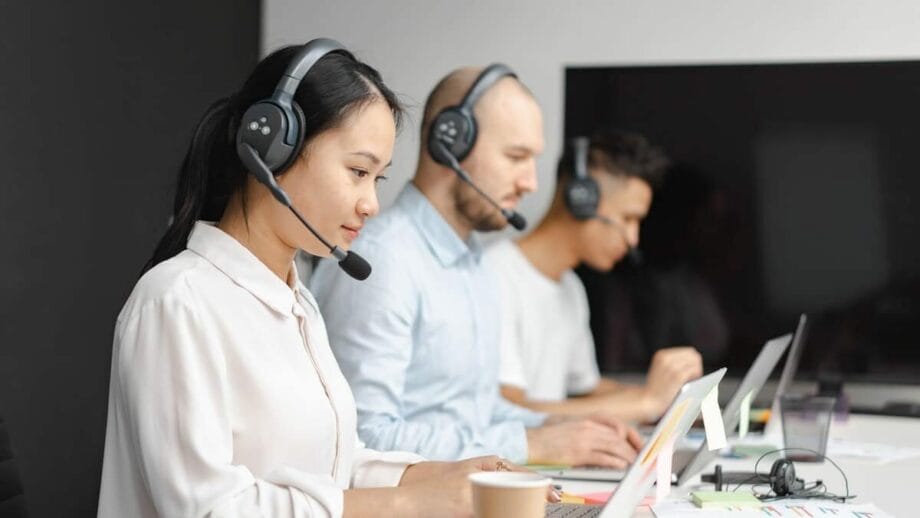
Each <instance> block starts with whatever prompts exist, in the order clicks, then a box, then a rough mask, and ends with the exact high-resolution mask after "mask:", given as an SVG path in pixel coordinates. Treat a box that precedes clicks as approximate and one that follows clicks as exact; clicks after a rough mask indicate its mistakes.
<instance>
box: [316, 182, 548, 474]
mask: <svg viewBox="0 0 920 518" xmlns="http://www.w3.org/2000/svg"><path fill="white" fill-rule="evenodd" d="M352 249H353V250H355V251H356V252H358V253H360V254H361V255H362V256H364V257H365V258H366V259H367V260H368V261H369V262H370V263H371V265H372V266H373V272H372V273H371V276H370V277H369V278H368V279H367V280H365V281H356V280H354V279H352V278H350V277H348V276H347V275H345V274H344V273H343V272H341V271H340V270H339V268H338V265H337V264H336V263H335V262H334V261H331V260H324V261H322V262H321V263H320V265H319V266H318V268H317V270H316V272H314V274H313V276H312V278H311V281H310V284H311V288H310V289H311V291H312V292H313V294H314V296H315V297H316V299H317V301H318V302H319V305H320V308H321V310H322V313H323V316H324V318H325V320H326V327H327V329H328V334H329V341H330V344H331V345H332V350H333V352H334V354H335V356H336V358H337V359H338V361H339V365H340V366H341V368H342V372H343V373H344V374H345V377H346V378H347V379H348V382H349V383H350V385H351V388H352V391H353V392H354V396H355V401H356V403H357V408H358V434H359V436H360V437H361V439H362V440H363V441H364V442H365V443H367V446H368V447H370V448H375V449H378V450H404V451H414V452H417V453H419V454H421V455H424V456H425V457H428V458H430V459H432V460H457V459H461V458H466V457H471V456H477V455H491V454H494V455H500V456H502V457H506V458H508V459H510V460H512V461H514V462H519V463H522V462H525V461H526V460H527V437H526V433H525V428H526V427H533V426H540V425H541V424H542V423H543V421H544V420H545V418H546V416H545V414H540V413H536V412H532V411H530V410H527V409H525V408H521V407H518V406H516V405H513V404H511V403H509V402H508V401H506V400H505V399H503V398H502V397H501V395H500V393H499V384H498V367H499V348H498V340H499V334H500V327H499V326H500V315H499V311H500V307H499V300H500V299H499V294H498V291H497V290H498V286H497V283H496V282H495V279H494V278H493V277H492V273H491V270H488V269H487V268H486V267H485V265H484V264H483V263H482V262H481V259H482V257H481V256H482V247H481V245H480V243H479V240H478V238H477V237H476V236H475V235H473V236H471V237H470V239H469V240H468V241H467V242H464V241H462V240H461V239H460V237H459V236H458V235H457V233H456V232H454V230H453V228H452V227H451V226H450V225H449V224H448V223H447V222H446V221H445V220H444V218H442V217H441V215H440V214H439V213H438V212H437V210H435V208H434V207H433V206H432V205H431V203H429V202H428V199H427V198H425V196H424V195H423V194H422V193H421V192H420V191H419V190H418V189H417V188H416V187H415V186H414V185H412V184H411V183H410V184H408V185H407V186H406V187H405V188H404V189H403V191H402V192H401V193H400V195H399V197H398V198H397V199H396V202H395V203H394V205H393V206H392V207H391V208H389V209H388V210H386V211H384V212H383V213H382V214H381V215H380V216H379V217H377V218H375V219H372V220H370V221H369V222H368V224H367V226H366V227H365V228H364V230H363V231H362V232H361V235H360V237H359V238H358V239H357V240H356V241H355V242H354V243H353V247H352Z"/></svg>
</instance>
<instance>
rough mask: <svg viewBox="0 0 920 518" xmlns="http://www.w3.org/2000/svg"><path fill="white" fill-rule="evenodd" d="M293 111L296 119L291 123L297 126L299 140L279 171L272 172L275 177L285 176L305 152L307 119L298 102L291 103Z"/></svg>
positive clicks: (295, 142)
mask: <svg viewBox="0 0 920 518" xmlns="http://www.w3.org/2000/svg"><path fill="white" fill-rule="evenodd" d="M291 111H293V112H294V119H295V120H293V121H291V122H292V123H293V124H296V125H297V138H296V139H295V140H294V147H293V148H292V149H291V153H290V154H289V155H288V157H287V158H286V159H285V160H284V162H282V163H281V165H280V166H278V168H277V169H272V172H273V173H275V176H278V175H281V174H284V172H285V171H287V170H288V168H290V167H291V166H292V165H294V162H295V161H297V158H298V157H299V156H300V152H301V151H303V144H304V142H303V141H304V139H303V128H304V126H306V123H307V118H306V116H305V115H304V114H303V110H302V109H301V108H300V105H299V104H297V101H293V100H292V101H291Z"/></svg>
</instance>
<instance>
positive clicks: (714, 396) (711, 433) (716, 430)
mask: <svg viewBox="0 0 920 518" xmlns="http://www.w3.org/2000/svg"><path fill="white" fill-rule="evenodd" d="M700 410H701V411H702V412H703V427H704V428H706V445H707V446H708V448H709V451H712V450H721V449H722V448H724V447H725V444H726V443H727V441H726V440H725V424H724V423H723V422H722V411H721V410H719V386H718V385H716V386H715V387H713V388H712V391H710V392H709V395H707V396H706V397H704V398H703V403H702V405H700Z"/></svg>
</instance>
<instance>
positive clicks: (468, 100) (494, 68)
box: [457, 63, 517, 112]
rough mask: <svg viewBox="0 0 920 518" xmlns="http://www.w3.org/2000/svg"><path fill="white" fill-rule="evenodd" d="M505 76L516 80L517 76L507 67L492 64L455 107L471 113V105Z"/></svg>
mask: <svg viewBox="0 0 920 518" xmlns="http://www.w3.org/2000/svg"><path fill="white" fill-rule="evenodd" d="M505 76H511V77H514V78H517V74H515V73H514V71H513V70H511V69H510V68H509V67H508V66H507V65H503V64H502V63H493V64H491V65H489V66H487V67H486V68H485V70H483V71H482V72H481V73H480V74H479V77H477V78H476V81H474V82H473V86H471V87H470V89H469V91H467V92H466V95H464V96H463V100H462V101H460V104H459V105H458V106H457V107H458V108H459V109H461V110H464V111H468V112H472V111H473V105H475V104H476V101H478V100H479V98H480V97H482V94H484V93H485V91H486V90H488V89H489V87H490V86H492V85H493V84H495V82H496V81H498V80H499V79H501V78H503V77H505Z"/></svg>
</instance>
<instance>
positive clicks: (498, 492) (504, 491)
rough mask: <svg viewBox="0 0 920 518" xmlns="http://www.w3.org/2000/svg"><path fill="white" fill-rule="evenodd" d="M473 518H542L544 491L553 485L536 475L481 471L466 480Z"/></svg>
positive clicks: (543, 513) (544, 500)
mask: <svg viewBox="0 0 920 518" xmlns="http://www.w3.org/2000/svg"><path fill="white" fill-rule="evenodd" d="M469 477H470V482H472V484H473V515H474V516H475V517H476V518H508V517H509V516H513V517H515V518H543V516H544V515H545V514H546V511H545V507H546V489H547V488H548V487H549V485H550V484H551V483H552V482H553V481H552V480H551V479H549V478H546V477H544V476H543V475H540V474H539V473H525V472H519V471H482V472H479V473H473V474H471V475H470V476H469Z"/></svg>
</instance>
